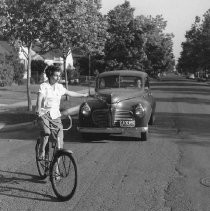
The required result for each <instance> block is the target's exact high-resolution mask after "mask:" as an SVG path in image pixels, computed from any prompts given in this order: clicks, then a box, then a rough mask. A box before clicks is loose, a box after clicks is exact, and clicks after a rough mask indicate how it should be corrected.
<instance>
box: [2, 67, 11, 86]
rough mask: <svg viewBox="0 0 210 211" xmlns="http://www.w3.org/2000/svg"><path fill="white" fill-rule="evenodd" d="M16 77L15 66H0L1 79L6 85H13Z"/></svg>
mask: <svg viewBox="0 0 210 211" xmlns="http://www.w3.org/2000/svg"><path fill="white" fill-rule="evenodd" d="M13 77H14V68H13V67H12V66H11V65H2V66H1V67H0V81H2V82H3V83H4V84H5V85H11V84H12V82H13Z"/></svg>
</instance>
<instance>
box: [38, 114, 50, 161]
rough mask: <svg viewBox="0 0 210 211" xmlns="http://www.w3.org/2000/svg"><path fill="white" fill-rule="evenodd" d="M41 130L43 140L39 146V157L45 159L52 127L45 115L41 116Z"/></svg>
mask: <svg viewBox="0 0 210 211" xmlns="http://www.w3.org/2000/svg"><path fill="white" fill-rule="evenodd" d="M39 125H40V130H41V132H40V133H41V142H40V146H39V158H40V159H43V158H44V157H45V147H46V145H47V143H48V140H49V136H50V129H49V120H48V119H47V118H46V117H45V115H44V116H42V117H41V118H40V122H39Z"/></svg>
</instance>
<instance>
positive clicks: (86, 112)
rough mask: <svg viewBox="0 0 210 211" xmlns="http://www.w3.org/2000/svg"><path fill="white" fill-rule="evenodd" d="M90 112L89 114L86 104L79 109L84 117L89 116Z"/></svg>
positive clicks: (88, 107) (89, 110)
mask: <svg viewBox="0 0 210 211" xmlns="http://www.w3.org/2000/svg"><path fill="white" fill-rule="evenodd" d="M90 112H91V109H90V106H89V105H88V104H87V103H85V104H84V105H83V106H82V108H81V113H82V114H83V115H84V116H89V115H90Z"/></svg>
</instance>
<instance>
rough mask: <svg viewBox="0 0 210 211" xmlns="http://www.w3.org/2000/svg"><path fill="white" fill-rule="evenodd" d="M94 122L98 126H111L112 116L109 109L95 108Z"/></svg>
mask: <svg viewBox="0 0 210 211" xmlns="http://www.w3.org/2000/svg"><path fill="white" fill-rule="evenodd" d="M92 119H93V123H94V124H95V125H96V126H97V127H110V125H111V124H110V123H111V117H110V112H109V110H108V109H101V110H95V111H93V113H92Z"/></svg>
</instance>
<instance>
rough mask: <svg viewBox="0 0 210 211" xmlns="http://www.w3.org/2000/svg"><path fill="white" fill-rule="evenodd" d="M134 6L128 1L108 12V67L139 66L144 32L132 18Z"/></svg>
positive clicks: (142, 54)
mask: <svg viewBox="0 0 210 211" xmlns="http://www.w3.org/2000/svg"><path fill="white" fill-rule="evenodd" d="M133 13H134V8H132V7H131V6H130V3H129V2H128V1H125V3H123V4H122V5H118V6H117V7H115V8H114V9H113V10H111V11H110V12H109V13H108V15H107V16H108V23H109V28H108V32H109V34H110V37H109V39H108V40H107V42H106V47H105V49H106V51H105V53H106V56H105V59H106V64H107V67H108V69H126V68H128V69H132V68H135V67H136V68H138V67H139V68H140V69H141V67H140V66H139V61H141V60H142V59H143V58H144V51H143V47H144V44H145V37H144V33H143V31H142V29H141V27H140V26H139V22H138V21H137V20H135V18H134V14H133Z"/></svg>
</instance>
